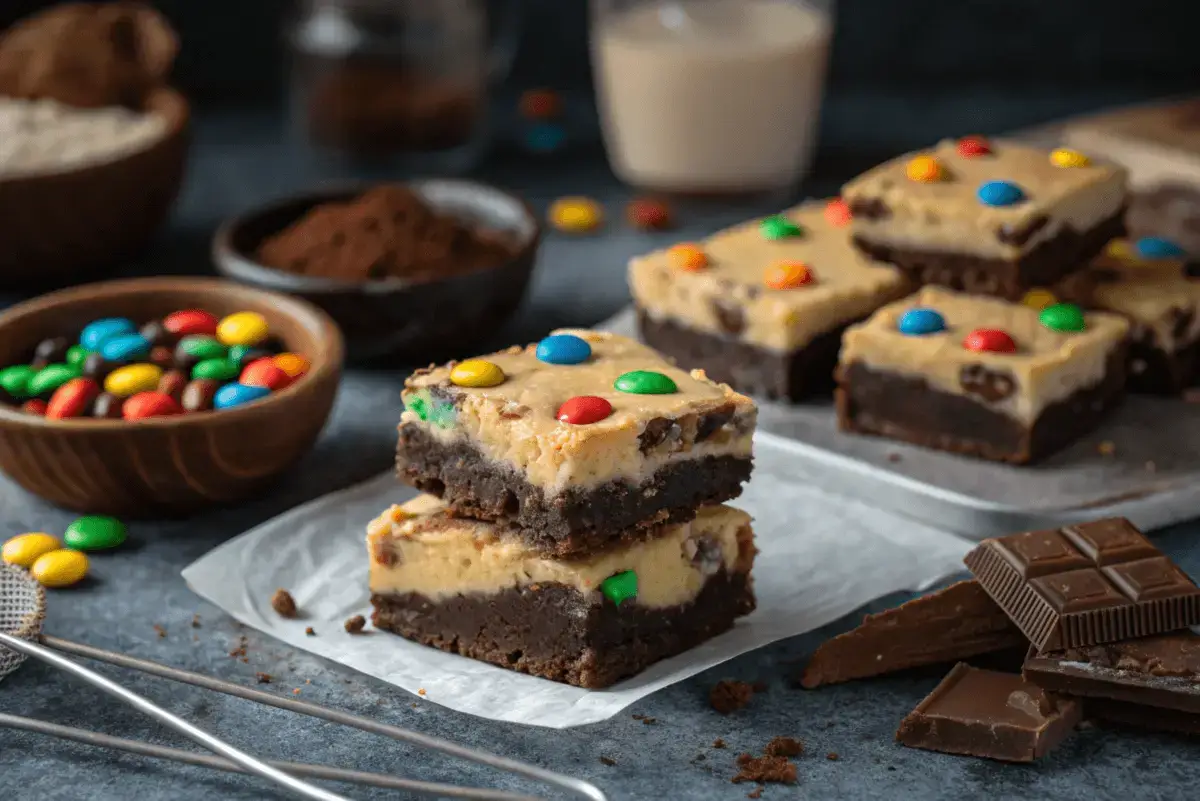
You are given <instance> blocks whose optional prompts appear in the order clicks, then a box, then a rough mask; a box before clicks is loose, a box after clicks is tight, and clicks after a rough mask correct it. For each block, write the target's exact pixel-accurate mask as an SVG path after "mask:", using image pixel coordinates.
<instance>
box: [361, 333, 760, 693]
mask: <svg viewBox="0 0 1200 801" xmlns="http://www.w3.org/2000/svg"><path fill="white" fill-rule="evenodd" d="M403 399H404V406H405V411H404V413H403V416H402V419H401V423H400V427H399V434H400V436H399V447H398V469H399V474H400V477H401V479H402V480H404V481H405V482H407V483H409V484H411V485H412V486H414V487H416V488H418V489H420V490H421V491H422V492H424V493H426V494H425V495H422V496H420V497H418V498H417V499H415V500H414V501H411V502H409V503H407V504H404V505H401V506H394V507H392V508H391V509H389V510H387V511H385V512H384V513H383V514H382V515H381V516H380V517H379V518H377V519H376V520H375V521H373V522H372V523H371V524H370V526H369V527H368V536H367V545H368V554H369V558H370V589H371V594H372V604H373V605H374V607H375V611H374V616H373V619H374V623H375V625H376V627H378V628H380V629H385V630H389V631H392V632H395V633H397V634H400V635H402V636H404V637H407V638H409V639H412V640H415V641H417V642H420V643H424V644H426V645H430V646H434V647H437V648H441V649H443V650H446V651H450V652H453V653H457V654H461V655H464V656H469V657H473V658H475V659H481V660H484V661H487V662H491V663H494V664H497V665H500V666H502V667H507V668H510V669H513V670H519V671H522V672H525V673H531V674H533V675H537V676H542V677H545V678H549V679H553V680H556V681H563V682H568V683H571V684H576V685H579V686H582V687H604V686H608V685H610V684H612V683H614V682H616V681H619V680H620V679H623V678H626V677H628V676H631V675H633V674H635V673H637V672H639V671H641V670H642V669H644V668H645V667H647V666H648V665H650V664H652V663H653V662H655V661H658V660H660V659H663V658H666V657H668V656H672V655H674V654H677V653H680V652H681V651H684V650H687V649H688V648H691V647H693V646H695V645H697V644H699V643H701V642H703V641H704V640H707V639H709V638H711V637H713V636H714V635H716V634H718V633H720V632H722V631H724V630H726V629H728V628H730V627H731V626H732V625H733V623H734V621H735V619H736V618H737V617H739V616H741V615H745V614H747V613H749V612H750V611H752V610H753V609H754V604H755V601H754V593H753V589H752V585H751V577H750V571H751V568H752V566H753V563H754V555H755V548H754V539H753V533H752V531H751V528H750V518H749V516H748V515H746V514H745V513H744V512H742V511H739V510H737V509H734V508H731V507H728V506H724V505H722V504H723V503H724V502H725V501H728V500H730V499H733V498H735V497H737V496H738V495H739V494H740V493H741V488H742V484H743V482H745V481H746V480H747V479H748V478H749V476H750V469H751V440H752V437H753V433H754V428H755V423H756V419H757V409H756V407H755V406H754V404H753V403H752V402H751V401H750V400H749V399H748V398H746V397H744V396H742V395H739V394H738V393H736V392H734V391H733V390H732V389H730V388H729V387H728V386H725V385H722V384H718V383H716V382H714V381H711V380H709V379H708V378H707V377H706V376H705V374H704V373H703V372H699V371H696V372H691V373H689V372H686V371H683V370H680V369H678V368H676V367H674V366H672V365H670V364H669V363H667V362H666V361H664V360H663V358H662V357H661V356H659V355H658V354H656V353H655V352H654V351H653V350H651V349H650V348H648V347H646V346H645V345H642V344H640V343H637V342H634V341H632V340H629V339H626V338H624V337H620V336H616V335H613V334H608V333H599V332H592V331H582V330H569V331H566V330H565V331H559V332H556V333H555V334H553V335H551V336H549V337H547V338H546V339H544V340H542V341H541V342H539V343H537V344H536V345H530V346H528V347H513V348H510V349H508V350H505V351H501V352H499V353H493V354H491V355H488V356H485V357H482V358H479V359H470V360H467V361H463V362H457V363H455V362H451V363H450V364H447V365H444V366H441V367H431V368H429V369H425V370H420V371H417V372H416V373H415V374H414V375H413V376H411V377H410V378H409V379H408V380H407V381H406V384H405V389H404V392H403Z"/></svg>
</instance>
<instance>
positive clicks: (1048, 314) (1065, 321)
mask: <svg viewBox="0 0 1200 801" xmlns="http://www.w3.org/2000/svg"><path fill="white" fill-rule="evenodd" d="M1038 321H1039V322H1041V324H1042V325H1044V326H1046V327H1047V328H1049V329H1050V330H1051V331H1058V332H1061V333H1076V332H1079V331H1083V330H1084V329H1085V328H1086V327H1087V323H1086V322H1085V320H1084V318H1083V309H1081V308H1079V307H1078V306H1076V305H1075V304H1074V303H1055V304H1053V305H1051V306H1047V307H1046V308H1044V309H1042V313H1041V314H1040V315H1038Z"/></svg>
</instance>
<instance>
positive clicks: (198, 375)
mask: <svg viewBox="0 0 1200 801" xmlns="http://www.w3.org/2000/svg"><path fill="white" fill-rule="evenodd" d="M238 372H240V371H239V370H238V366H237V365H236V364H234V363H233V362H231V361H230V360H229V359H225V358H216V359H205V360H204V361H202V362H199V363H198V364H197V365H196V366H195V367H193V368H192V379H193V380H199V379H206V380H208V381H217V382H223V381H232V380H233V379H235V378H237V376H238Z"/></svg>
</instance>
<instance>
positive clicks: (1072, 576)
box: [963, 517, 1200, 652]
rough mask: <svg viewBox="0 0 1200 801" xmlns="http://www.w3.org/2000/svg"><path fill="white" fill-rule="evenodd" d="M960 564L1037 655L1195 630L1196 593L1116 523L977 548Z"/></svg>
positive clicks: (1199, 619) (1199, 616)
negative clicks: (1021, 634)
mask: <svg viewBox="0 0 1200 801" xmlns="http://www.w3.org/2000/svg"><path fill="white" fill-rule="evenodd" d="M963 561H964V562H965V563H966V565H967V567H968V568H970V570H971V572H972V573H974V574H975V577H976V578H977V579H979V583H980V584H981V585H982V586H983V588H984V589H985V590H987V593H988V595H990V596H991V597H992V600H994V601H995V602H996V603H997V605H998V606H999V607H1000V608H1001V609H1003V610H1004V611H1005V612H1006V613H1008V615H1009V617H1011V618H1012V620H1013V622H1014V623H1016V624H1017V626H1019V627H1020V629H1021V631H1023V632H1024V633H1025V636H1026V637H1028V638H1029V640H1030V642H1032V643H1033V644H1034V646H1035V647H1036V648H1037V649H1038V650H1039V651H1043V652H1044V651H1048V650H1057V649H1060V648H1074V647H1077V646H1082V645H1095V644H1097V643H1103V642H1114V641H1117V640H1125V639H1129V638H1130V637H1140V636H1146V635H1150V634H1161V633H1163V632H1167V631H1173V630H1176V629H1181V628H1185V627H1187V626H1192V625H1196V624H1198V623H1200V588H1198V587H1197V586H1196V584H1195V582H1193V581H1192V580H1191V579H1190V578H1188V577H1187V576H1186V575H1184V573H1183V571H1181V570H1180V569H1179V568H1178V567H1176V566H1175V565H1174V564H1172V562H1171V561H1170V560H1169V559H1167V557H1165V556H1163V554H1162V552H1161V551H1159V550H1158V549H1157V548H1155V547H1154V545H1153V544H1151V542H1150V541H1149V540H1147V539H1146V537H1145V536H1143V535H1142V533H1141V532H1140V531H1138V530H1137V529H1136V528H1134V527H1133V524H1132V523H1130V522H1129V521H1128V520H1126V519H1124V518H1121V517H1114V518H1110V519H1107V520H1098V521H1095V522H1092V523H1082V524H1079V525H1075V526H1066V527H1064V528H1061V529H1050V530H1046V531H1030V532H1026V533H1024V534H1013V535H1011V536H1008V537H1000V538H998V539H988V540H984V541H983V542H982V543H980V544H979V545H978V546H977V547H976V548H975V549H974V550H973V551H971V552H970V553H968V554H967V556H966V558H965V559H964V560H963Z"/></svg>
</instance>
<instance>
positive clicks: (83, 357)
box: [67, 345, 91, 370]
mask: <svg viewBox="0 0 1200 801" xmlns="http://www.w3.org/2000/svg"><path fill="white" fill-rule="evenodd" d="M89 353H91V351H90V350H88V349H87V348H85V347H84V346H83V345H72V346H71V347H69V348H67V364H69V365H71V366H72V367H75V368H77V369H79V370H82V369H83V363H84V362H85V361H87V357H88V354H89Z"/></svg>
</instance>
